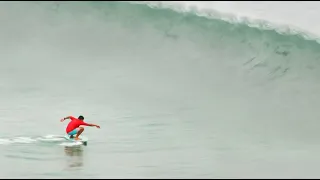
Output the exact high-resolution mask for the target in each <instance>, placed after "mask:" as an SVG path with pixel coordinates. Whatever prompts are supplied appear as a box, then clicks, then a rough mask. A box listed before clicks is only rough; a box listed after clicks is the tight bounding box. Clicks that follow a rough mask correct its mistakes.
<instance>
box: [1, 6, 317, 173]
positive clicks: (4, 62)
mask: <svg viewBox="0 0 320 180" xmlns="http://www.w3.org/2000/svg"><path fill="white" fill-rule="evenodd" d="M0 23H1V28H0V59H1V66H0V73H1V75H0V86H1V88H0V90H1V93H0V97H1V99H2V101H1V104H0V112H1V116H0V118H1V122H2V126H1V132H2V135H1V137H0V139H1V140H0V143H1V146H0V151H1V153H2V154H3V157H2V159H1V160H2V162H3V163H4V164H7V166H4V167H3V168H2V170H1V171H0V177H6V178H25V177H28V178H57V177H59V178H60V177H62V178H76V177H82V178H83V177H88V178H138V177H140V178H187V177H190V178H253V177H256V178H275V177H279V178H309V177H319V172H318V169H317V168H316V167H317V166H316V165H317V164H318V163H319V158H318V156H316V155H317V154H316V152H318V151H319V146H318V144H317V142H318V139H319V135H318V134H319V133H318V129H319V128H318V126H319V122H318V119H319V115H318V113H317V109H318V107H319V102H320V101H319V100H320V97H319V95H318V92H319V90H320V89H319V85H318V84H319V78H318V77H319V75H320V74H319V57H320V56H319V55H320V54H319V50H320V46H319V44H318V43H317V42H316V41H314V40H306V39H305V38H303V36H302V35H299V34H285V33H282V34H279V33H277V31H275V30H263V29H259V28H252V27H249V26H248V25H246V24H245V23H242V24H236V23H231V22H226V21H223V20H219V19H210V18H206V17H200V16H198V15H196V14H194V13H192V12H190V13H181V12H176V11H173V10H170V9H159V8H150V7H148V6H146V5H143V4H131V3H128V2H103V3H102V2H94V3H93V2H59V3H53V2H40V3H35V2H27V3H22V2H14V3H9V2H6V3H1V6H0ZM80 114H81V115H84V117H85V120H86V121H87V122H89V123H95V124H99V125H100V126H101V129H96V128H94V127H86V128H85V132H84V135H85V136H86V137H88V138H89V142H88V146H84V147H83V146H80V147H79V146H64V145H65V144H62V145H61V142H60V141H59V142H56V141H55V140H54V139H50V138H49V140H48V139H46V138H45V137H51V136H48V135H52V134H56V135H64V134H65V126H66V125H67V122H64V123H60V122H59V120H60V119H61V118H62V117H65V116H69V115H72V116H78V115H80ZM39 137H40V139H39ZM43 139H46V140H48V141H49V142H47V141H46V142H43ZM10 164H12V165H13V166H18V167H17V168H14V169H13V168H10V167H9V166H10ZM24 167H28V168H29V169H27V168H24Z"/></svg>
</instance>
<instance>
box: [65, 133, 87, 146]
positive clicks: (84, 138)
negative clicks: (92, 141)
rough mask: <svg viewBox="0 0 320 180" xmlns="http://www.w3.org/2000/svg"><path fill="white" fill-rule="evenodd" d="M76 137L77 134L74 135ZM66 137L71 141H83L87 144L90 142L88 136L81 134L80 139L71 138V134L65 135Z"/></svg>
mask: <svg viewBox="0 0 320 180" xmlns="http://www.w3.org/2000/svg"><path fill="white" fill-rule="evenodd" d="M74 137H75V136H74ZM64 138H65V139H66V140H68V141H71V142H81V143H82V144H83V145H85V146H86V145H87V144H88V140H89V139H88V138H87V137H85V136H79V138H80V139H79V140H75V139H74V138H70V136H69V135H65V136H64Z"/></svg>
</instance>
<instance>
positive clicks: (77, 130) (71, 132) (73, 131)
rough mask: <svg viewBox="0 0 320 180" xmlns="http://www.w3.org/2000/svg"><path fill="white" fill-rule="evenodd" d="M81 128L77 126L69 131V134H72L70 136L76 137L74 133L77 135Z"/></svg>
mask: <svg viewBox="0 0 320 180" xmlns="http://www.w3.org/2000/svg"><path fill="white" fill-rule="evenodd" d="M79 130H80V129H79V128H76V129H74V130H72V131H70V132H69V133H68V135H69V136H70V138H74V135H76V134H77V133H78V132H79Z"/></svg>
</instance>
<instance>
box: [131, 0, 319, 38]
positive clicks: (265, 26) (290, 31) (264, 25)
mask: <svg viewBox="0 0 320 180" xmlns="http://www.w3.org/2000/svg"><path fill="white" fill-rule="evenodd" d="M127 2H129V3H132V4H144V5H147V6H149V7H150V8H160V9H171V10H174V11H177V12H180V13H193V14H196V15H197V16H201V17H206V18H210V19H218V20H223V21H227V22H229V23H233V24H245V25H247V26H249V27H253V28H259V29H262V30H274V31H276V32H278V33H279V34H286V35H299V36H302V37H303V38H304V39H306V40H315V41H317V42H318V43H320V27H319V28H318V27H316V28H314V27H313V26H314V25H313V24H314V23H307V24H306V20H304V19H300V21H298V22H297V21H296V19H292V17H294V16H296V12H290V13H288V14H286V16H285V17H282V15H283V14H284V12H286V10H284V9H277V11H276V12H277V13H274V11H275V10H274V9H272V8H271V9H272V13H270V9H268V8H267V6H272V7H273V6H276V5H275V3H272V4H266V5H262V4H261V5H259V4H255V3H252V2H250V3H248V4H244V3H245V2H242V3H238V2H223V1H222V2H219V1H217V2H197V1H188V2H181V1H170V2H166V1H139V2H135V1H127ZM259 3H260V2H259ZM238 5H239V6H240V7H241V8H242V10H240V9H238V8H237V7H238ZM290 5H291V6H292V7H294V8H299V7H295V6H298V5H297V4H293V3H291V4H290V3H289V4H287V3H283V4H281V6H283V7H286V6H290ZM304 5H305V6H307V7H306V8H311V7H309V6H310V4H304ZM251 6H252V7H253V8H254V7H255V8H256V9H257V10H254V9H252V8H250V7H251ZM258 6H259V7H258ZM299 6H300V2H299ZM261 7H265V11H268V13H263V15H261V13H260V9H261ZM249 9H250V11H253V12H251V13H248V11H249ZM319 11H320V9H319ZM259 13H260V15H259ZM301 13H302V12H301ZM270 14H276V15H278V16H279V17H278V16H276V15H272V16H271V15H270ZM290 14H292V15H290ZM319 15H320V14H319ZM310 16H313V14H310ZM316 17H318V16H316ZM305 18H306V19H309V18H310V17H305ZM312 18H313V19H314V18H315V17H312ZM279 19H280V20H279ZM307 22H310V21H309V20H308V21H307ZM314 29H315V30H314Z"/></svg>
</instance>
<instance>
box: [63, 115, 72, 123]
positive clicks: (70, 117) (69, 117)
mask: <svg viewBox="0 0 320 180" xmlns="http://www.w3.org/2000/svg"><path fill="white" fill-rule="evenodd" d="M66 119H71V120H72V119H73V117H72V116H67V117H65V118H63V119H61V120H60V121H61V122H63V121H64V120H66Z"/></svg>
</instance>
